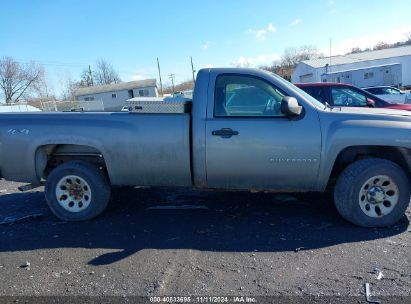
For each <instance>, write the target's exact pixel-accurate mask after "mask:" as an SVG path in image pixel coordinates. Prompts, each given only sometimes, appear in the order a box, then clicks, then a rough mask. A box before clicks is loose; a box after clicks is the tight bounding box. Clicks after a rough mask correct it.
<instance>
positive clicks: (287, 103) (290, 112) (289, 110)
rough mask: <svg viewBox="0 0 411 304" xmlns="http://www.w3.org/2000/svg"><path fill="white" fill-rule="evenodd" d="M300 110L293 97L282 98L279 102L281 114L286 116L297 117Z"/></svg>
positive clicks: (301, 108) (300, 107)
mask: <svg viewBox="0 0 411 304" xmlns="http://www.w3.org/2000/svg"><path fill="white" fill-rule="evenodd" d="M302 110H303V107H302V106H300V105H299V104H298V102H297V99H295V98H294V97H290V96H284V97H283V99H282V100H281V113H283V114H285V115H287V116H298V115H300V114H301V112H302Z"/></svg>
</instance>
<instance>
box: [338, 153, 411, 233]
mask: <svg viewBox="0 0 411 304" xmlns="http://www.w3.org/2000/svg"><path fill="white" fill-rule="evenodd" d="M409 201H410V184H409V180H408V177H407V175H406V174H405V172H404V171H403V170H402V169H401V167H400V166H398V165H397V164H395V163H393V162H391V161H388V160H385V159H378V158H370V159H363V160H359V161H356V162H354V163H352V164H351V165H349V166H348V167H347V168H346V169H345V170H344V171H343V172H342V173H341V174H340V176H339V177H338V180H337V183H336V186H335V189H334V202H335V206H336V208H337V210H338V212H339V213H340V214H341V216H342V217H344V218H345V219H346V220H348V221H350V222H351V223H354V224H356V225H359V226H363V227H385V226H389V225H392V224H395V223H396V222H397V221H398V220H399V219H400V218H401V217H402V216H403V215H404V213H405V211H406V209H407V207H408V204H409Z"/></svg>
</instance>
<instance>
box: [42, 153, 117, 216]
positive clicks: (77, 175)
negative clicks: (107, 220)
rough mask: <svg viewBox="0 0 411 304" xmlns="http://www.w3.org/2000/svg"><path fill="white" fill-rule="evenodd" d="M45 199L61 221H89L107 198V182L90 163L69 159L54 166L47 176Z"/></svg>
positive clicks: (108, 190) (100, 172)
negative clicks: (69, 160)
mask: <svg viewBox="0 0 411 304" xmlns="http://www.w3.org/2000/svg"><path fill="white" fill-rule="evenodd" d="M45 195H46V201H47V204H48V206H49V207H50V210H51V211H52V212H53V213H54V214H55V215H56V216H57V217H58V218H59V219H61V220H64V221H83V220H89V219H92V218H94V217H96V216H97V215H99V214H100V213H101V212H102V211H103V210H104V209H105V208H106V206H107V204H108V202H109V200H110V185H109V183H108V181H107V178H106V177H105V176H104V174H103V172H102V171H101V170H99V169H98V168H97V167H96V166H94V165H93V164H90V163H87V162H83V161H71V162H67V163H64V164H62V165H60V166H58V167H57V168H55V169H54V170H53V171H52V172H51V173H50V175H49V176H48V177H47V181H46V186H45Z"/></svg>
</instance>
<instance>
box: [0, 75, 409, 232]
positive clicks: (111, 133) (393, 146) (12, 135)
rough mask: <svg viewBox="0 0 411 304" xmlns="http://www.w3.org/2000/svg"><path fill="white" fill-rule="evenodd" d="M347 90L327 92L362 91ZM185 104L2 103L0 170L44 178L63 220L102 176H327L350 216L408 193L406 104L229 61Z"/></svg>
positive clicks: (209, 184) (310, 179)
mask: <svg viewBox="0 0 411 304" xmlns="http://www.w3.org/2000/svg"><path fill="white" fill-rule="evenodd" d="M342 88H343V89H347V88H349V87H342ZM344 94H345V92H344V91H343V93H338V96H337V95H336V101H335V103H336V102H338V103H339V104H344V103H347V102H349V103H352V101H353V100H354V99H355V100H356V99H361V97H360V96H357V95H356V94H357V93H356V92H353V93H350V95H349V96H350V97H346V98H350V99H352V100H351V101H348V100H345V99H344V97H341V96H339V95H344ZM358 95H359V94H358ZM189 104H190V103H188V102H187V101H186V100H183V101H181V102H180V101H175V102H167V101H166V100H162V101H158V103H157V104H155V103H154V104H153V103H141V104H139V103H138V101H137V102H136V103H133V104H132V108H131V110H130V111H128V112H114V113H107V112H105V113H95V112H65V113H39V114H35V113H25V114H0V176H1V177H3V178H5V179H6V180H12V181H18V182H26V183H30V184H29V185H25V186H23V187H21V190H27V189H31V188H33V187H36V186H39V185H41V184H42V183H45V196H46V201H47V204H48V205H49V207H50V209H51V210H52V212H53V213H54V214H55V215H56V216H57V217H59V218H61V219H63V220H67V221H78V220H88V219H91V218H93V217H95V216H97V215H98V214H100V213H101V212H102V211H103V210H104V209H105V207H106V206H107V204H108V202H109V199H110V189H111V186H132V185H140V186H171V187H177V186H182V187H188V186H192V187H195V188H199V189H201V188H211V189H236V190H251V191H269V192H296V191H297V192H307V191H325V189H332V188H333V189H334V202H335V205H336V207H337V210H338V211H339V213H340V214H341V215H342V216H343V217H344V218H345V219H347V220H348V221H350V222H352V223H354V224H357V225H360V226H365V227H381V226H387V225H391V224H394V223H395V222H397V221H398V220H399V219H401V218H402V217H403V216H404V213H405V210H406V209H407V206H408V204H409V201H410V193H411V192H410V180H409V177H410V174H411V139H410V131H411V115H410V114H409V113H408V112H406V111H395V110H391V109H379V108H363V109H358V108H357V109H354V108H348V107H345V108H344V107H341V108H338V109H336V108H330V107H324V105H323V104H322V103H320V102H319V101H318V100H316V99H315V98H312V97H311V96H310V95H308V94H306V93H305V92H304V91H302V90H300V89H298V88H297V87H295V86H294V85H292V84H291V83H289V82H288V81H286V80H284V79H282V78H281V77H279V76H277V75H274V74H271V73H269V72H265V71H261V70H257V69H235V68H227V69H203V70H200V71H199V72H198V75H197V80H196V84H195V89H194V95H193V101H192V103H191V104H192V107H190V106H186V105H189ZM146 106H147V107H146ZM134 199H135V200H138V197H136V198H134ZM290 208H295V206H290Z"/></svg>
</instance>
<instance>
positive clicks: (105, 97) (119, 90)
mask: <svg viewBox="0 0 411 304" xmlns="http://www.w3.org/2000/svg"><path fill="white" fill-rule="evenodd" d="M74 95H75V96H76V99H77V100H78V101H80V102H82V101H84V102H88V103H91V102H98V103H100V104H103V107H104V110H105V111H119V110H121V108H122V107H123V106H124V105H125V104H126V101H127V99H130V98H133V97H138V96H144V97H157V96H158V90H157V81H156V80H155V79H146V80H137V81H130V82H121V83H115V84H108V85H101V86H92V87H86V88H80V89H78V90H77V91H76V92H75V94H74Z"/></svg>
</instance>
